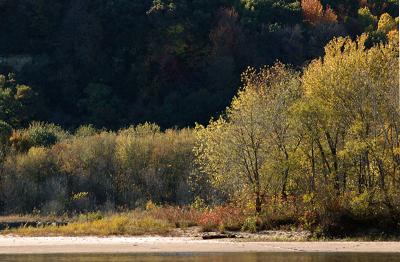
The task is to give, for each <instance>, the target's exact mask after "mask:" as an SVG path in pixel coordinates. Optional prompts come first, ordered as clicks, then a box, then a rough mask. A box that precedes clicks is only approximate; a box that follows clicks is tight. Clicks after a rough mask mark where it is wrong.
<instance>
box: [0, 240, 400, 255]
mask: <svg viewBox="0 0 400 262" xmlns="http://www.w3.org/2000/svg"><path fill="white" fill-rule="evenodd" d="M178 252H382V253H393V252H395V253H400V242H344V241H343V242H240V241H233V240H201V239H196V238H187V237H155V236H152V237H104V238H102V237H15V236H0V254H57V253H178Z"/></svg>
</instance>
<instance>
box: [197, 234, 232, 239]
mask: <svg viewBox="0 0 400 262" xmlns="http://www.w3.org/2000/svg"><path fill="white" fill-rule="evenodd" d="M202 238H203V239H221V238H236V235H234V234H204V235H203V236H202Z"/></svg>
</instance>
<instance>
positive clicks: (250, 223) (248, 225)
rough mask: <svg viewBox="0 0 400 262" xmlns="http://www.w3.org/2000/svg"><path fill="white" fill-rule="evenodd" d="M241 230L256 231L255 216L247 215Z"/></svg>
mask: <svg viewBox="0 0 400 262" xmlns="http://www.w3.org/2000/svg"><path fill="white" fill-rule="evenodd" d="M242 231H249V232H251V233H255V232H257V217H248V218H246V220H245V221H244V223H243V226H242Z"/></svg>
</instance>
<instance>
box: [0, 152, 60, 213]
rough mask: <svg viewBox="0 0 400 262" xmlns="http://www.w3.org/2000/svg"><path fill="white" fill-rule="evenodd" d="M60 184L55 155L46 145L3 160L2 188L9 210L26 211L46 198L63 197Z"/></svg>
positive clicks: (42, 202) (41, 203) (37, 205)
mask: <svg viewBox="0 0 400 262" xmlns="http://www.w3.org/2000/svg"><path fill="white" fill-rule="evenodd" d="M62 184H63V179H62V177H61V176H59V175H58V168H57V164H56V159H55V157H54V155H53V154H52V152H51V151H50V150H49V149H47V148H44V147H32V148H31V149H29V151H28V152H27V153H26V154H22V155H17V156H13V157H8V158H7V159H6V161H5V163H4V176H3V183H2V192H3V194H4V200H5V206H6V208H7V209H8V210H9V211H12V212H17V213H18V212H30V211H32V210H33V209H34V208H39V209H40V208H41V207H42V206H43V205H44V204H45V203H46V202H47V201H50V200H57V199H58V200H60V199H66V196H65V191H64V190H63V188H65V187H64V186H62ZM61 209H62V208H61Z"/></svg>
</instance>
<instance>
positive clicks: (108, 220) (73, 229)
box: [2, 212, 175, 236]
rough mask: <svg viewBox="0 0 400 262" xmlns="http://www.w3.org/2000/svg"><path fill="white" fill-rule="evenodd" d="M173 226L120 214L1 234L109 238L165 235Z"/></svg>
mask: <svg viewBox="0 0 400 262" xmlns="http://www.w3.org/2000/svg"><path fill="white" fill-rule="evenodd" d="M174 227H175V226H174V225H173V224H171V223H169V222H167V221H165V220H160V219H156V218H153V217H151V216H145V215H144V214H136V213H135V212H129V213H120V214H114V215H110V216H107V217H105V218H101V219H98V220H93V221H84V222H82V221H76V222H72V223H70V224H68V225H65V226H45V227H37V228H36V227H21V228H17V229H10V230H5V231H3V232H2V233H3V234H15V235H21V236H83V235H93V236H110V235H144V234H150V235H151V234H157V235H162V234H167V233H168V232H170V231H171V230H172V229H173V228H174Z"/></svg>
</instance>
